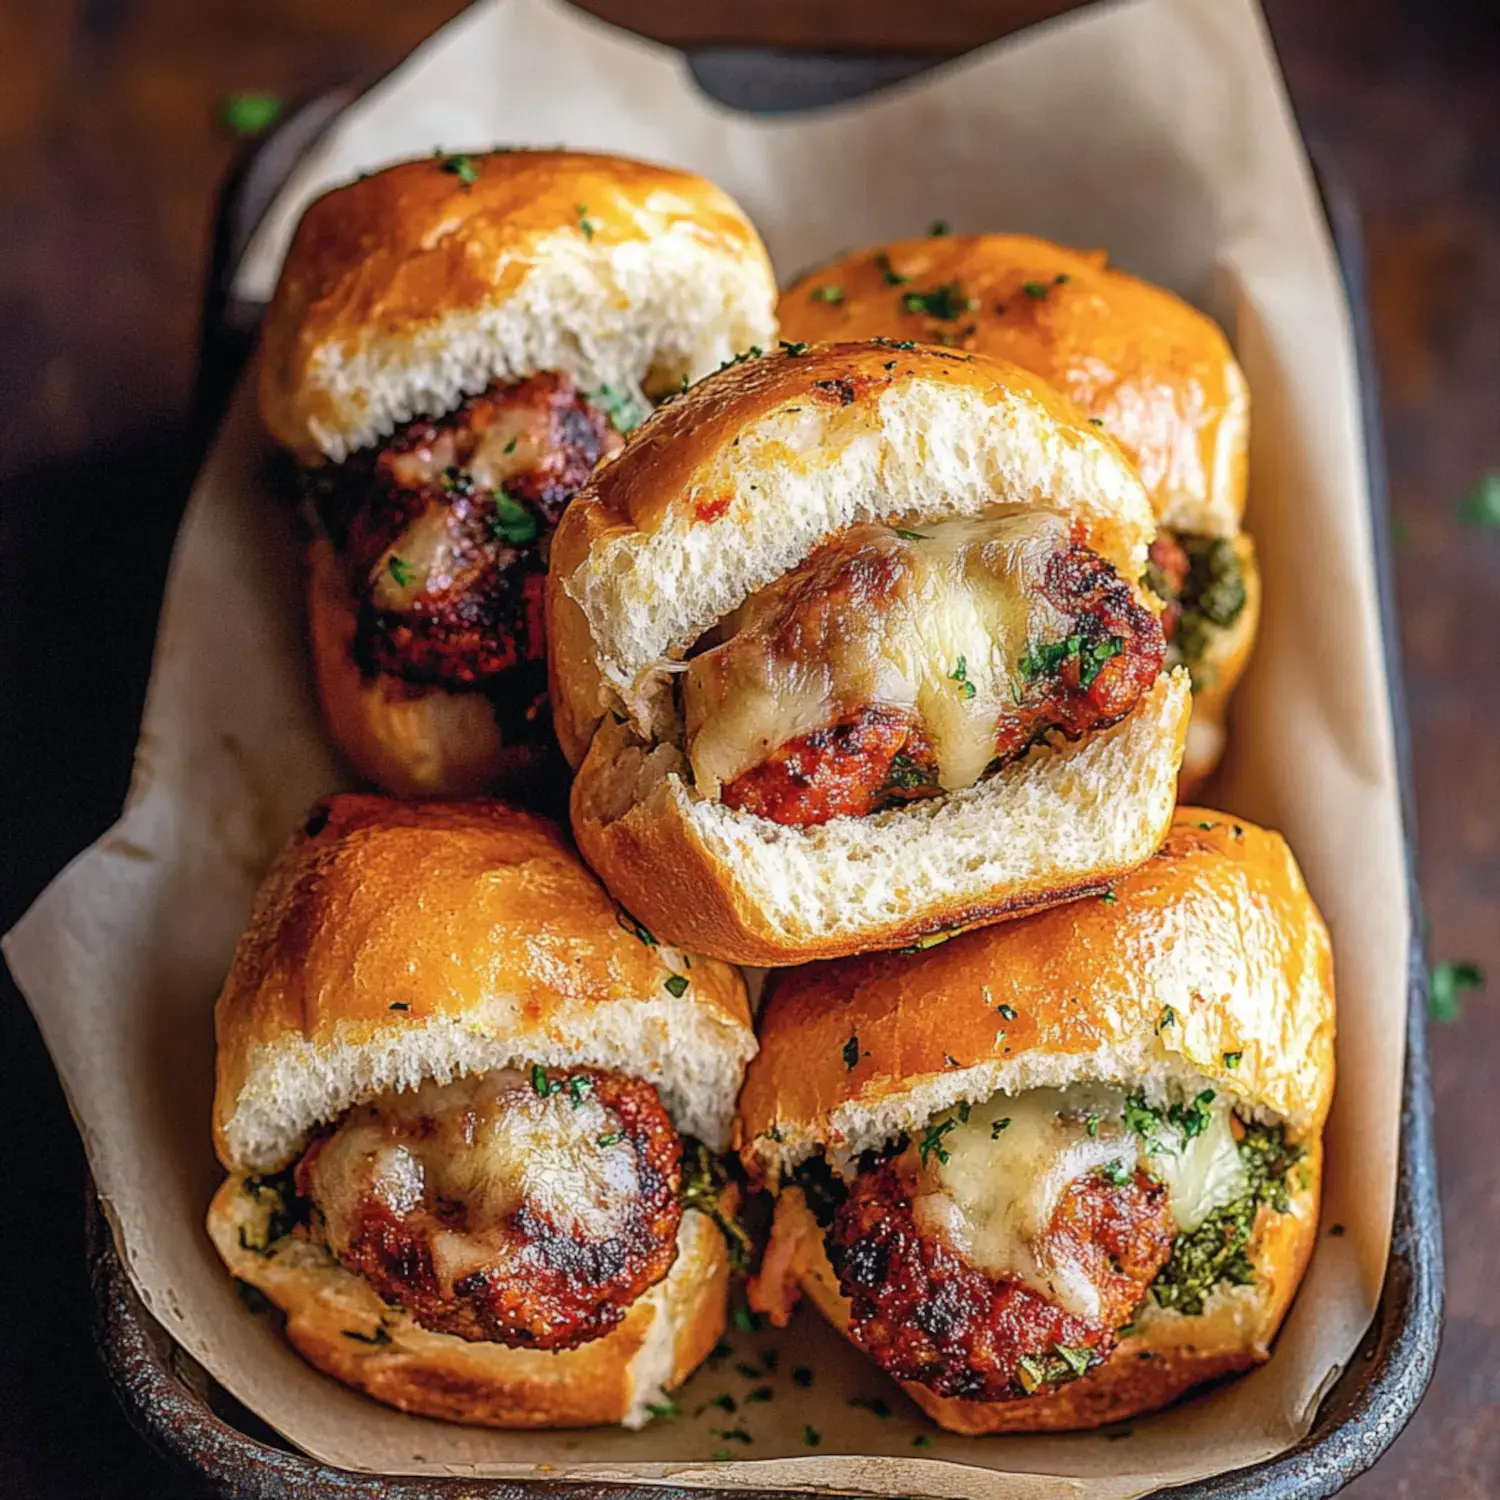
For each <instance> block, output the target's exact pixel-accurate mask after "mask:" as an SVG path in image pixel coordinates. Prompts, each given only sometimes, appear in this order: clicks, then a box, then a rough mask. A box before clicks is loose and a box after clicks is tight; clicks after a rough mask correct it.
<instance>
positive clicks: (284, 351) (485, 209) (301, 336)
mask: <svg viewBox="0 0 1500 1500" xmlns="http://www.w3.org/2000/svg"><path fill="white" fill-rule="evenodd" d="M775 299H776V289H775V281H774V279H773V276H772V272H771V268H770V263H769V261H768V260H767V258H766V252H765V248H764V246H763V245H762V244H761V242H760V237H759V235H757V234H756V232H755V229H754V227H753V226H752V225H751V223H750V221H749V220H748V219H747V218H746V217H745V215H744V214H743V213H742V212H741V210H740V208H739V206H738V205H737V204H736V203H735V202H734V201H733V200H732V199H731V198H730V197H729V196H728V195H727V194H725V193H724V192H722V191H720V189H718V188H716V187H715V186H714V185H713V184H712V183H710V182H705V181H704V180H703V178H701V177H695V176H693V175H692V174H691V173H688V172H678V171H674V170H672V169H670V168H667V167H658V166H652V165H649V164H648V163H645V162H638V161H628V160H625V159H623V158H621V157H614V156H590V155H585V154H581V153H576V152H567V151H492V152H482V153H481V152H476V153H472V154H469V155H464V156H449V157H443V156H441V155H435V156H432V157H428V158H426V159H424V160H421V161H412V162H406V163H403V164H402V165H399V166H394V167H388V168H386V169H385V170H384V171H381V172H375V173H373V174H371V175H370V176H368V177H364V178H361V179H360V180H359V181H357V182H352V183H350V184H348V186H346V187H342V188H336V189H334V191H332V192H330V193H327V194H325V195H324V196H323V197H322V198H319V199H318V200H317V201H316V202H315V203H313V204H312V205H311V206H310V207H309V208H308V210H307V212H306V213H305V214H304V215H303V217H302V221H301V223H300V224H299V225H298V227H297V232H296V235H295V236H294V238H293V240H292V246H291V249H290V251H289V252H288V254H287V259H286V264H285V265H284V266H283V268H282V273H281V280H280V282H279V284H278V285H277V288H276V293H275V296H274V297H273V298H272V301H271V306H270V309H269V311H268V313H267V316H266V325H265V333H264V344H263V351H264V357H263V359H262V363H261V373H260V408H261V414H262V416H263V418H264V420H265V423H266V426H267V427H268V428H269V429H270V431H271V433H272V435H273V436H274V437H275V438H276V439H277V440H278V441H279V442H281V443H283V444H284V445H285V446H286V447H288V448H290V449H291V450H292V451H293V452H294V453H296V454H297V455H298V456H299V457H301V458H302V459H304V460H308V461H311V460H316V459H318V458H319V457H327V458H330V459H334V460H339V459H342V458H343V457H344V456H345V455H346V454H347V453H348V452H350V451H351V450H352V449H355V448H361V447H365V446H367V445H368V444H370V443H373V442H376V441H378V440H379V439H380V438H381V437H383V436H385V435H386V434H388V433H390V432H391V431H392V430H394V428H395V427H396V426H398V425H399V424H400V423H402V422H405V421H409V420H410V419H412V418H413V417H417V416H438V415H441V414H442V413H443V412H446V411H449V410H451V409H452V408H453V407H455V406H456V405H458V403H459V401H460V400H461V399H462V398H463V397H464V396H465V395H473V394H474V393H476V392H478V391H482V390H483V389H484V388H485V387H486V386H487V385H489V384H490V383H491V382H492V381H494V380H497V379H517V378H520V377H521V376H524V375H529V374H533V373H535V372H536V371H538V370H562V371H565V372H567V373H568V374H569V375H571V376H573V377H574V379H576V380H578V381H579V382H580V383H581V384H583V385H585V386H587V387H597V386H600V385H615V386H619V387H624V388H625V389H627V390H641V389H644V390H646V391H648V392H656V393H660V392H663V391H667V390H672V389H675V388H676V386H677V384H678V382H679V381H680V380H681V378H682V377H683V376H687V377H688V378H689V379H693V378H695V377H697V376H699V375H702V374H704V373H706V372H707V371H709V370H712V369H714V368H715V367H716V366H717V365H718V364H720V363H721V362H722V361H723V360H725V359H727V358H728V357H730V356H731V355H733V354H735V353H737V352H738V351H739V350H741V349H745V348H748V347H749V346H750V345H752V344H757V343H759V344H765V343H769V342H770V340H771V339H772V337H774V334H775V326H776V325H775V317H774V304H775Z"/></svg>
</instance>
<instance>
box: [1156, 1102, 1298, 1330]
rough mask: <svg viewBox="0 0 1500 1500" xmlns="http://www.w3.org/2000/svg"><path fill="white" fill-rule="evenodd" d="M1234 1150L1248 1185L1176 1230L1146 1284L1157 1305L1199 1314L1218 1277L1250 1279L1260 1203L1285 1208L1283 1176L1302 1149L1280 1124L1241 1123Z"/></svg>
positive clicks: (1235, 1281) (1240, 1282) (1237, 1281)
mask: <svg viewBox="0 0 1500 1500" xmlns="http://www.w3.org/2000/svg"><path fill="white" fill-rule="evenodd" d="M1239 1150H1240V1163H1241V1165H1242V1166H1243V1167H1244V1169H1245V1175H1246V1177H1247V1178H1248V1179H1249V1184H1250V1186H1249V1190H1248V1191H1247V1192H1246V1193H1244V1194H1243V1195H1242V1196H1240V1197H1239V1198H1236V1199H1235V1200H1234V1201H1233V1202H1232V1203H1226V1204H1225V1205H1224V1206H1223V1207H1222V1208H1218V1209H1215V1210H1214V1212H1213V1213H1211V1214H1210V1215H1209V1216H1208V1217H1207V1218H1206V1219H1205V1220H1204V1221H1203V1222H1202V1223H1201V1224H1200V1225H1199V1226H1198V1227H1197V1228H1196V1229H1194V1230H1192V1231H1191V1232H1190V1233H1188V1234H1181V1235H1178V1237H1177V1242H1176V1244H1174V1245H1173V1247H1172V1258H1171V1259H1170V1260H1169V1261H1168V1262H1167V1264H1166V1265H1165V1266H1164V1267H1162V1270H1161V1272H1160V1273H1159V1274H1158V1276H1157V1278H1156V1280H1155V1281H1154V1282H1152V1284H1151V1295H1152V1297H1153V1298H1154V1299H1155V1300H1156V1302H1157V1304H1158V1305H1159V1306H1161V1307H1169V1308H1173V1309H1175V1310H1176V1311H1177V1312H1180V1313H1182V1314H1183V1315H1184V1316H1185V1317H1196V1316H1197V1315H1198V1314H1199V1313H1201V1312H1202V1311H1203V1305H1204V1303H1205V1301H1206V1300H1207V1299H1208V1297H1209V1294H1210V1293H1211V1292H1212V1291H1213V1289H1214V1288H1215V1287H1216V1286H1218V1285H1219V1283H1220V1282H1227V1283H1229V1285H1231V1286H1248V1285H1250V1284H1251V1283H1252V1282H1253V1281H1254V1280H1255V1267H1254V1265H1253V1264H1252V1263H1251V1261H1250V1257H1249V1254H1248V1250H1247V1247H1248V1246H1249V1243H1250V1236H1251V1235H1252V1233H1253V1232H1254V1229H1255V1220H1256V1216H1257V1214H1258V1213H1259V1211H1260V1207H1261V1205H1262V1204H1268V1205H1269V1206H1270V1207H1271V1208H1272V1209H1273V1210H1274V1211H1275V1212H1276V1213H1286V1212H1287V1211H1288V1210H1289V1209H1290V1207H1291V1201H1290V1199H1289V1197H1288V1195H1287V1189H1286V1176H1287V1173H1288V1172H1289V1171H1290V1170H1291V1168H1292V1167H1293V1166H1295V1165H1296V1163H1297V1162H1298V1161H1300V1160H1301V1159H1302V1156H1303V1154H1304V1153H1303V1151H1302V1148H1301V1147H1300V1146H1288V1145H1287V1143H1286V1137H1285V1134H1284V1132H1283V1131H1282V1129H1281V1128H1280V1127H1275V1128H1273V1127H1271V1126H1267V1125H1254V1124H1251V1125H1247V1126H1246V1127H1245V1138H1244V1139H1243V1140H1242V1141H1241V1142H1240V1147H1239Z"/></svg>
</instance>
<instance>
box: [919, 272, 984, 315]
mask: <svg viewBox="0 0 1500 1500" xmlns="http://www.w3.org/2000/svg"><path fill="white" fill-rule="evenodd" d="M978 305H979V304H978V303H977V302H976V301H975V300H974V298H972V297H966V296H965V295H964V289H963V287H962V286H961V285H960V284H959V283H958V282H956V281H945V282H944V283H943V284H942V285H941V286H938V287H934V288H933V289H932V290H931V291H930V292H903V293H902V294H901V310H902V311H903V312H909V313H926V315H927V316H928V317H929V318H941V319H942V320H943V321H944V322H948V323H951V322H956V321H957V320H958V319H959V318H961V317H962V316H963V315H964V314H965V313H966V312H970V311H971V310H972V309H974V308H975V307H977V306H978Z"/></svg>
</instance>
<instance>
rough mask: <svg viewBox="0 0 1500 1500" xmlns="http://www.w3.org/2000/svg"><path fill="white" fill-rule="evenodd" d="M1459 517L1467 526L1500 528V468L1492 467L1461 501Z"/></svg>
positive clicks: (1490, 528) (1489, 528) (1486, 528)
mask: <svg viewBox="0 0 1500 1500" xmlns="http://www.w3.org/2000/svg"><path fill="white" fill-rule="evenodd" d="M1458 519H1459V520H1460V521H1462V522H1463V523H1464V524H1465V525H1466V526H1479V527H1482V528H1484V529H1485V530H1495V529H1500V469H1491V470H1490V472H1489V473H1488V474H1486V475H1484V477H1483V478H1482V479H1480V481H1479V483H1478V484H1476V485H1475V486H1474V488H1473V489H1471V490H1470V491H1469V493H1468V494H1467V495H1465V496H1464V498H1463V499H1462V500H1461V501H1460V502H1459V506H1458Z"/></svg>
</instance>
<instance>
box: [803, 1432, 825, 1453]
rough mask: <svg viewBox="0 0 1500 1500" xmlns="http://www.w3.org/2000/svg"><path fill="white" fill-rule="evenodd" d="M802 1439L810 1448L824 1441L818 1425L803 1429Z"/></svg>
mask: <svg viewBox="0 0 1500 1500" xmlns="http://www.w3.org/2000/svg"><path fill="white" fill-rule="evenodd" d="M802 1441H803V1442H804V1443H805V1444H806V1445H807V1446H808V1447H809V1448H816V1447H817V1446H818V1444H819V1443H821V1442H822V1441H823V1434H822V1433H821V1432H819V1431H818V1429H817V1428H816V1427H804V1428H803V1429H802Z"/></svg>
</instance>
